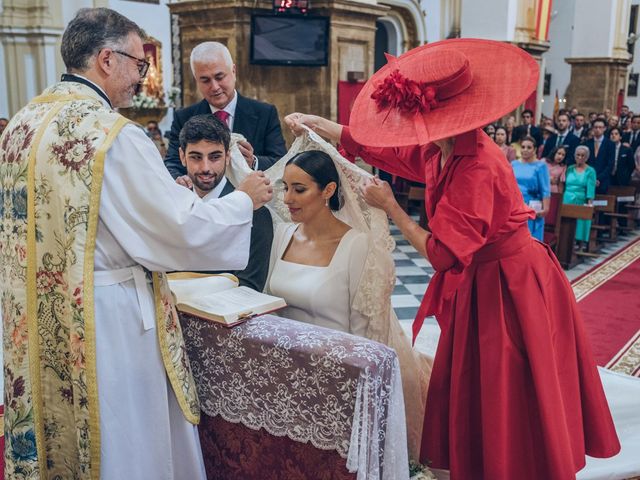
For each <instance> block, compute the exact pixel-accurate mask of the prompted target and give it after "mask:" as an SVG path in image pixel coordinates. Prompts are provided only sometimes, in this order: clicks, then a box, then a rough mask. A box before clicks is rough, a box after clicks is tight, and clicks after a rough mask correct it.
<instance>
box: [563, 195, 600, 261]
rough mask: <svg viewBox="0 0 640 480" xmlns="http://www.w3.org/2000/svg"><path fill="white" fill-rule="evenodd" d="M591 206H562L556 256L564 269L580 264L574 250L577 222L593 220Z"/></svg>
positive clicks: (566, 204) (565, 204)
mask: <svg viewBox="0 0 640 480" xmlns="http://www.w3.org/2000/svg"><path fill="white" fill-rule="evenodd" d="M593 208H594V207H592V206H591V205H571V204H568V203H564V204H562V205H561V206H560V233H559V238H558V245H557V247H556V256H557V257H558V261H559V262H560V265H562V268H564V269H565V270H568V269H570V268H572V267H574V266H575V265H576V264H578V263H579V262H580V259H579V257H578V256H577V255H576V252H575V250H574V249H573V244H574V242H575V238H576V220H579V219H580V220H591V219H592V218H593Z"/></svg>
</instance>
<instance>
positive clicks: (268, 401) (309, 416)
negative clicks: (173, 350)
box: [180, 314, 409, 480]
mask: <svg viewBox="0 0 640 480" xmlns="http://www.w3.org/2000/svg"><path fill="white" fill-rule="evenodd" d="M180 318H181V323H182V326H183V333H184V337H185V341H186V345H187V350H188V352H189V359H190V361H191V367H192V370H193V374H194V377H195V380H196V385H197V387H198V395H199V397H200V406H201V408H202V411H203V412H204V413H206V414H207V415H209V416H212V417H213V416H217V415H220V416H221V417H222V418H223V419H225V420H226V421H229V422H233V423H241V424H243V425H245V426H246V427H249V428H251V429H254V430H257V429H260V428H263V429H265V430H266V431H267V432H269V433H270V434H271V435H275V436H285V435H286V436H287V437H289V438H290V439H292V440H294V441H297V442H302V443H311V444H312V445H313V446H314V447H316V448H318V449H322V450H335V451H336V452H337V453H338V454H339V455H340V456H341V457H342V458H345V459H346V466H347V469H348V470H349V471H350V472H357V478H358V480H374V479H383V480H387V479H388V480H392V479H393V480H398V479H407V478H409V472H408V454H407V436H406V427H405V418H404V417H405V413H404V401H403V396H402V383H401V378H400V367H399V364H398V358H397V356H396V353H395V351H394V350H392V349H390V348H388V347H387V346H385V345H382V344H380V343H377V342H374V341H371V340H368V339H366V338H361V337H356V336H353V335H349V334H346V333H343V332H338V331H335V330H330V329H326V328H321V327H317V326H314V325H308V324H305V323H301V322H296V321H293V320H288V319H285V318H281V317H277V316H275V315H264V316H261V317H257V318H253V319H251V320H249V321H247V322H245V323H244V324H241V325H238V326H236V327H233V328H227V327H224V326H222V325H219V324H216V323H214V322H208V321H204V320H201V319H199V318H197V317H192V316H190V315H185V314H180Z"/></svg>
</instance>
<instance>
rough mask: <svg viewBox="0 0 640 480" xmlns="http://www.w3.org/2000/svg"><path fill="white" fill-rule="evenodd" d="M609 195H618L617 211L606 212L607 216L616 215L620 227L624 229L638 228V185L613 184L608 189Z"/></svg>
mask: <svg viewBox="0 0 640 480" xmlns="http://www.w3.org/2000/svg"><path fill="white" fill-rule="evenodd" d="M607 195H614V196H615V197H616V209H615V212H611V213H605V214H604V215H605V216H607V217H616V221H617V222H620V221H622V223H623V224H620V223H618V228H619V229H620V230H622V231H632V230H635V228H636V211H637V209H638V208H639V207H638V206H637V205H636V204H635V201H636V199H635V196H636V187H635V186H633V185H612V186H610V187H609V189H608V190H607Z"/></svg>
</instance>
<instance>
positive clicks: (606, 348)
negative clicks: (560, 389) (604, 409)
mask: <svg viewBox="0 0 640 480" xmlns="http://www.w3.org/2000/svg"><path fill="white" fill-rule="evenodd" d="M573 290H574V292H575V294H576V298H577V300H578V307H579V308H580V312H581V313H582V318H583V319H584V323H585V327H586V330H587V335H588V336H589V339H590V340H591V346H592V348H593V353H594V356H595V358H596V362H597V364H598V365H600V366H603V367H607V368H609V369H611V370H614V371H617V372H621V373H626V374H628V375H634V376H640V295H638V291H639V290H640V239H639V240H636V241H635V242H633V243H632V244H630V245H629V246H627V247H626V248H624V249H623V250H621V251H620V252H618V253H616V254H614V255H613V256H612V257H610V258H609V259H607V260H606V261H605V262H603V263H602V264H600V265H598V266H597V267H595V268H594V269H592V270H591V271H589V272H587V273H585V274H584V275H582V276H581V277H578V278H577V279H576V280H574V282H573Z"/></svg>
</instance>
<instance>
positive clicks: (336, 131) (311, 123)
mask: <svg viewBox="0 0 640 480" xmlns="http://www.w3.org/2000/svg"><path fill="white" fill-rule="evenodd" d="M284 123H285V125H287V127H289V130H291V133H293V134H294V135H295V136H296V137H299V136H300V135H302V134H303V133H304V128H302V125H306V126H307V127H309V128H310V129H311V130H313V131H314V132H316V133H317V134H318V135H320V136H321V137H324V138H327V139H329V140H331V141H333V142H336V143H337V142H339V141H340V136H341V135H342V125H340V124H339V123H336V122H332V121H331V120H327V119H326V118H322V117H319V116H318V115H308V114H306V113H298V112H295V113H290V114H289V115H287V116H286V117H284Z"/></svg>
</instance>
